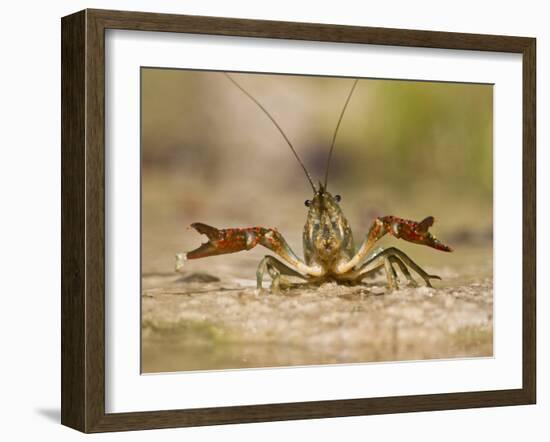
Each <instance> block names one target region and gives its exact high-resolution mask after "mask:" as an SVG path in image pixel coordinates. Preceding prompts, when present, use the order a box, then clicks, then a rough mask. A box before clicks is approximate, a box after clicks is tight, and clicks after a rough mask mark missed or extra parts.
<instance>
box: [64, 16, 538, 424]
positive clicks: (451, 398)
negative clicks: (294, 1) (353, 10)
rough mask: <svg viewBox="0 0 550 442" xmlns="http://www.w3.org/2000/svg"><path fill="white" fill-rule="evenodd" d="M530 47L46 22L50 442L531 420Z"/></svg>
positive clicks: (283, 29) (200, 20) (245, 25)
mask: <svg viewBox="0 0 550 442" xmlns="http://www.w3.org/2000/svg"><path fill="white" fill-rule="evenodd" d="M535 53H536V45H535V39H533V38H528V37H512V36H494V35H474V34H458V33H448V32H433V31H420V30H404V29H385V28H369V27H350V26H340V25H326V24H312V23H290V22H274V21H261V20H241V19H230V18H217V17H199V16H183V15H167V14H153V13H140V12H122V11H105V10H85V11H81V12H78V13H75V14H73V15H70V16H67V17H64V18H63V19H62V177H61V178H62V342H61V345H62V411H61V416H62V423H63V424H64V425H67V426H70V427H72V428H75V429H78V430H80V431H83V432H103V431H121V430H139V429H150V428H168V427H183V426H197V425H215V424H225V423H240V422H261V421H275V420H289V419H310V418H324V417H337V416H352V415H369V414H381V413H402V412H412V411H428V410H444V409H457V408H471V407H489V406H504V405H521V404H533V403H535V398H536V351H535V348H536V346H535V329H536V324H535V305H536V304H535V280H536V275H535V268H536V246H535V239H536V238H535V227H536V218H535V213H536V210H535V200H536V195H535V181H536V179H535V164H536V158H535V72H536V71H535Z"/></svg>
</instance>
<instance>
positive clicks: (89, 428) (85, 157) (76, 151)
mask: <svg viewBox="0 0 550 442" xmlns="http://www.w3.org/2000/svg"><path fill="white" fill-rule="evenodd" d="M61 25H62V26H61V29H62V44H61V52H62V130H61V133H62V167H61V171H62V176H61V184H62V186H61V189H62V192H61V193H62V194H61V215H62V221H61V228H62V266H61V277H62V301H61V322H62V324H61V325H62V329H61V350H62V352H61V353H62V357H61V361H62V364H61V377H62V384H61V385H62V389H61V422H62V423H63V424H64V425H67V426H69V427H73V428H75V429H78V430H80V431H84V432H102V431H120V430H140V429H150V428H168V427H184V426H197V425H215V424H229V423H239V422H261V421H279V420H290V419H312V418H324V417H337V416H357V415H368V414H382V413H403V412H411V411H428V410H445V409H459V408H472V407H493V406H504V405H520V404H534V403H535V400H536V335H535V330H536V322H535V321H536V299H535V289H536V187H535V183H536V176H535V170H536V168H535V166H536V152H535V143H536V140H535V128H536V126H535V124H536V121H535V116H536V94H535V79H536V77H535V64H536V63H535V55H536V40H535V39H534V38H526V37H510V36H496V35H479V34H459V33H450V32H432V31H416V30H405V29H385V28H369V27H356V26H337V25H324V24H311V23H291V22H276V21H264V20H241V19H230V18H216V17H200V16H186V15H169V14H153V13H142V12H123V11H105V10H84V11H80V12H77V13H75V14H73V15H69V16H67V17H64V18H63V19H62V22H61ZM106 29H127V30H140V31H165V32H185V33H195V34H212V35H229V36H242V37H262V38H279V39H281V38H284V39H292V40H310V41H326V42H345V43H358V44H377V45H391V46H409V47H428V48H442V49H462V50H477V51H496V52H509V53H519V54H522V56H523V386H522V388H520V389H515V390H498V391H476V392H467V393H461V392H457V393H446V394H429V395H416V396H401V397H382V398H364V399H349V400H333V401H317V402H298V403H296V402H294V403H285V404H269V405H250V406H232V407H220V408H202V409H189V410H185V409H183V410H169V411H146V412H136V413H114V414H107V413H105V300H104V294H105V292H104V289H105V270H104V251H105V226H104V221H105V205H104V202H105V163H104V154H105V142H104V140H105V118H104V116H105V105H104V101H105V100H104V99H105V83H104V74H105V30H106Z"/></svg>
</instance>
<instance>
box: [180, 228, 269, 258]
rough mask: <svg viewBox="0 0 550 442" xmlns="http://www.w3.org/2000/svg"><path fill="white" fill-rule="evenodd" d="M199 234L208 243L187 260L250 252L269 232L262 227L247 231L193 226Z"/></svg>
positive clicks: (189, 254)
mask: <svg viewBox="0 0 550 442" xmlns="http://www.w3.org/2000/svg"><path fill="white" fill-rule="evenodd" d="M191 227H193V228H194V229H195V230H196V231H197V232H199V233H202V234H204V235H206V236H207V237H208V240H209V241H208V242H205V243H203V244H201V245H200V246H199V247H198V248H196V249H195V250H192V251H190V252H188V253H187V259H197V258H204V257H206V256H214V255H223V254H226V253H235V252H240V251H241V250H249V249H251V248H252V247H254V246H256V245H257V244H258V243H259V242H260V238H261V236H263V235H265V234H266V233H267V232H268V229H264V228H262V227H249V228H245V229H216V228H215V227H212V226H209V225H206V224H203V223H193V224H191Z"/></svg>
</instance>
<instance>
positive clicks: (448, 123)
mask: <svg viewBox="0 0 550 442" xmlns="http://www.w3.org/2000/svg"><path fill="white" fill-rule="evenodd" d="M233 77H234V78H235V79H236V80H237V81H238V82H239V83H240V84H241V85H242V86H243V87H245V88H246V89H247V90H248V91H249V92H250V93H251V94H252V95H253V96H254V97H256V99H258V100H259V101H260V102H261V103H262V104H263V105H264V106H265V107H266V108H267V109H268V110H269V112H270V113H271V114H272V115H273V117H274V118H275V119H276V120H277V122H278V123H279V124H280V126H281V127H282V128H283V130H284V131H285V133H286V134H287V136H288V137H289V139H290V140H291V141H292V143H293V145H294V146H295V148H296V150H297V151H298V153H299V155H300V156H301V158H302V159H303V161H304V163H305V165H306V167H307V168H308V169H309V171H310V173H311V175H312V176H313V177H314V179H315V180H316V181H317V180H319V179H322V177H323V176H324V170H325V163H326V159H327V154H328V148H329V146H330V142H331V138H332V134H333V131H334V128H335V126H336V123H337V121H338V117H339V114H340V111H341V109H342V106H343V104H344V102H345V99H346V97H347V94H348V92H349V90H350V87H351V85H352V83H353V80H352V79H344V78H331V77H313V76H291V75H268V74H233ZM141 92H142V109H141V112H142V143H141V152H142V196H143V199H142V265H143V267H142V269H143V272H144V273H151V272H153V273H154V272H171V271H173V266H174V254H175V253H176V252H181V251H185V250H189V249H192V248H195V247H196V246H198V245H199V244H200V242H201V240H202V238H199V236H198V235H197V234H196V233H195V232H194V231H190V230H186V229H185V227H187V226H188V225H189V224H190V223H192V222H195V221H201V222H204V223H207V224H211V225H213V226H215V227H218V228H224V227H247V226H253V225H258V226H265V227H277V228H278V229H279V230H280V231H281V232H282V233H283V235H284V236H285V237H286V238H287V240H288V241H289V242H290V244H291V246H292V247H293V248H294V250H295V251H296V252H297V253H298V254H299V255H302V253H301V252H302V246H301V234H302V227H303V224H304V222H305V216H306V211H307V209H306V207H304V204H303V202H304V200H306V199H308V198H310V197H311V188H310V186H309V184H308V182H307V180H306V178H305V176H304V174H303V172H302V170H301V169H300V166H299V165H298V163H297V162H296V160H295V159H294V157H293V155H292V153H291V151H290V149H289V148H288V146H287V144H286V143H285V141H284V139H283V138H282V137H281V135H280V134H279V132H278V131H277V129H276V128H275V127H274V126H273V124H272V123H271V122H270V121H269V119H268V118H267V117H266V116H265V115H264V114H263V112H262V111H261V110H260V109H259V108H258V107H257V106H256V105H255V104H254V103H253V102H252V101H251V100H250V99H249V98H248V97H246V96H245V95H244V94H243V93H242V92H241V91H240V90H238V89H237V88H236V87H235V86H234V85H233V84H232V83H231V82H230V81H229V80H228V79H227V78H226V77H225V76H224V75H222V74H221V73H219V72H202V71H187V70H176V69H154V68H142V91H141ZM492 109H493V87H492V85H479V84H456V83H438V82H424V81H422V82H421V81H401V80H374V79H361V80H360V82H359V84H358V85H357V88H356V90H355V94H354V96H353V97H352V98H351V101H350V104H349V106H348V109H347V112H346V114H345V116H344V119H343V121H342V124H341V127H340V131H339V134H338V138H337V140H336V148H335V152H334V155H333V161H332V165H331V169H330V178H329V191H331V192H332V193H333V194H340V195H342V203H341V206H342V208H343V210H344V213H345V214H346V216H347V217H348V219H349V221H350V223H351V225H352V228H353V230H354V235H355V238H356V243H359V242H360V241H361V240H362V238H363V237H364V235H365V233H366V231H367V229H368V227H369V226H370V224H371V223H372V221H373V219H374V218H375V217H376V216H380V215H390V214H391V215H396V216H400V217H403V218H409V219H416V220H420V219H422V218H424V217H425V216H427V215H433V216H435V218H436V225H435V226H434V228H433V229H432V230H433V232H434V233H435V234H436V235H437V236H438V237H440V238H441V239H442V240H443V241H444V242H446V243H449V244H450V245H452V246H453V247H454V248H455V249H456V252H455V254H452V255H454V256H453V257H452V258H448V257H449V256H452V255H448V254H440V253H437V252H434V251H433V250H430V249H427V248H422V247H418V246H414V245H413V246H412V247H413V248H414V249H410V248H409V247H410V245H409V244H405V245H404V243H403V242H400V243H399V246H400V247H401V246H403V249H404V250H406V251H408V250H414V252H412V251H411V254H413V256H416V257H418V256H419V255H420V256H421V257H424V258H425V260H427V261H428V264H433V263H437V262H438V261H439V260H443V256H445V262H446V263H451V265H452V263H453V262H460V263H464V262H466V261H468V262H470V263H472V262H473V263H474V264H475V263H478V264H479V263H485V264H486V265H487V266H489V267H490V265H491V263H490V256H491V253H492V243H491V240H492V192H493V172H492V158H493V151H492V144H493V140H492V131H493V110H492ZM461 250H462V251H466V250H467V251H468V253H464V254H462V255H461ZM265 252H266V250H261V251H256V250H254V251H251V252H249V253H240V254H239V255H243V256H240V257H239V258H235V256H236V255H231V257H228V256H221V257H213V258H207V259H205V260H198V261H194V262H192V263H190V268H191V269H197V270H198V269H211V270H215V271H229V272H233V273H235V274H239V275H248V276H249V277H250V278H252V277H253V276H254V275H253V273H250V270H249V268H250V269H252V271H254V267H255V265H256V263H257V262H258V261H259V259H260V258H261V256H263V255H264V254H265ZM453 260H454V261H453ZM249 273H250V275H249Z"/></svg>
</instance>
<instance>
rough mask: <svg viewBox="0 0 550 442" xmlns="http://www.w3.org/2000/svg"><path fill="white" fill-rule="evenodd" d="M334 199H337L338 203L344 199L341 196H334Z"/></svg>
mask: <svg viewBox="0 0 550 442" xmlns="http://www.w3.org/2000/svg"><path fill="white" fill-rule="evenodd" d="M334 199H335V200H336V201H337V202H340V201H342V197H341V196H340V195H335V196H334Z"/></svg>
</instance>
